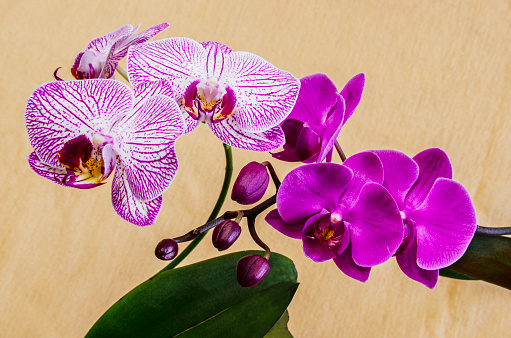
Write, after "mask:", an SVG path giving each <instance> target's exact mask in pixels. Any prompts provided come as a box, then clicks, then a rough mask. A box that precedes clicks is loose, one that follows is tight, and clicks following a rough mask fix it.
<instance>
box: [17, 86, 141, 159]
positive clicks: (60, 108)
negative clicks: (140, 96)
mask: <svg viewBox="0 0 511 338" xmlns="http://www.w3.org/2000/svg"><path fill="white" fill-rule="evenodd" d="M132 106H133V94H132V92H131V89H130V88H129V87H128V86H126V85H124V84H122V83H120V82H117V81H111V80H86V81H66V82H63V81H57V82H49V83H46V84H43V85H42V86H40V87H39V88H37V89H36V90H35V91H34V92H33V93H32V95H31V96H30V97H29V98H28V101H27V105H26V109H25V123H26V126H27V131H28V137H29V139H30V143H31V144H32V147H33V148H34V151H35V152H36V154H37V156H38V157H39V159H40V160H41V161H42V162H44V163H46V164H48V165H51V166H55V167H62V166H61V164H60V163H59V161H58V160H57V153H58V152H59V150H60V149H62V147H63V146H64V144H65V143H66V142H68V141H69V140H71V139H73V138H76V137H78V136H80V135H86V136H88V137H89V138H90V139H92V137H93V135H94V133H104V134H107V133H108V132H109V131H110V127H111V126H112V125H113V123H114V122H115V121H116V120H118V119H119V118H121V117H122V116H124V115H125V114H127V113H128V112H129V111H131V109H132Z"/></svg>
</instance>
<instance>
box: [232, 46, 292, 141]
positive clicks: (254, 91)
mask: <svg viewBox="0 0 511 338" xmlns="http://www.w3.org/2000/svg"><path fill="white" fill-rule="evenodd" d="M227 62H228V63H227V69H228V72H226V74H225V76H226V77H227V79H228V81H229V83H231V84H232V87H233V90H234V91H235V93H236V99H237V101H238V104H237V106H236V113H235V114H236V118H237V119H238V123H239V125H240V127H241V128H242V129H243V130H246V131H249V132H260V131H263V130H267V129H269V128H272V127H275V126H276V125H278V124H280V123H281V122H282V121H283V120H284V119H285V118H286V117H287V116H288V115H289V113H291V110H292V109H293V106H294V105H295V102H296V99H297V97H298V92H299V91H300V82H299V81H298V79H296V78H295V77H294V76H293V75H292V74H291V73H289V72H286V71H284V70H280V69H278V68H276V67H275V66H273V65H272V64H271V63H269V62H268V61H266V60H264V59H263V58H261V57H259V56H257V55H254V54H251V53H246V52H235V53H231V54H230V55H229V58H227Z"/></svg>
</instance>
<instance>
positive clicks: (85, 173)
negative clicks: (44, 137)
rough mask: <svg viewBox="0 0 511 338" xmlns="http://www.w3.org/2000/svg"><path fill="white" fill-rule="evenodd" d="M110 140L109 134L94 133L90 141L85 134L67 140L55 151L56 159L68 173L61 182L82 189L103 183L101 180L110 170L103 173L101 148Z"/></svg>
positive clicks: (110, 141) (110, 142)
mask: <svg viewBox="0 0 511 338" xmlns="http://www.w3.org/2000/svg"><path fill="white" fill-rule="evenodd" d="M112 142H113V138H112V137H111V136H108V135H102V134H95V135H94V136H93V138H92V142H91V141H90V140H89V138H88V137H87V136H85V135H79V136H77V137H75V138H73V139H71V140H69V141H67V142H66V143H65V144H64V146H63V147H62V149H61V150H60V151H59V152H58V153H57V159H58V161H59V162H60V164H62V166H64V167H65V168H66V169H67V171H68V173H69V174H68V175H67V176H66V177H65V178H64V179H63V180H62V183H63V184H64V185H67V186H71V187H77V188H82V189H89V188H93V187H96V186H98V185H101V184H103V183H102V182H103V180H105V179H106V178H107V177H108V175H109V174H110V173H111V170H109V171H108V172H107V173H105V163H104V161H103V157H102V149H103V147H104V146H105V145H107V144H112Z"/></svg>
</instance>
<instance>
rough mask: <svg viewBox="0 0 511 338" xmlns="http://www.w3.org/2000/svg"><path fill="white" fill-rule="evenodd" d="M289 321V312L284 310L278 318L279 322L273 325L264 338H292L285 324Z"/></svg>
mask: <svg viewBox="0 0 511 338" xmlns="http://www.w3.org/2000/svg"><path fill="white" fill-rule="evenodd" d="M288 321H289V312H288V311H287V310H286V311H284V313H283V314H282V316H281V317H280V318H279V320H278V321H277V322H276V323H275V325H273V327H272V328H271V330H270V331H268V333H267V334H266V335H264V338H293V335H292V334H291V332H289V329H288V328H287V322H288Z"/></svg>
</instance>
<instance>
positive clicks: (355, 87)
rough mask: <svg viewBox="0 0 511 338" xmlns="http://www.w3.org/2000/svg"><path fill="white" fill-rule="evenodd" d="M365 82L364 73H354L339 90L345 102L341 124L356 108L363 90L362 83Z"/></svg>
mask: <svg viewBox="0 0 511 338" xmlns="http://www.w3.org/2000/svg"><path fill="white" fill-rule="evenodd" d="M365 82H366V77H365V75H364V73H361V74H358V75H355V76H354V77H352V78H351V80H349V81H348V83H347V84H346V86H344V88H343V89H342V90H341V95H342V97H343V98H344V101H345V103H346V110H345V112H344V122H343V123H342V124H343V125H344V124H346V121H348V119H349V118H350V117H351V115H353V112H354V111H355V109H356V108H357V106H358V104H359V103H360V99H361V98H362V92H363V91H364V85H365Z"/></svg>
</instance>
